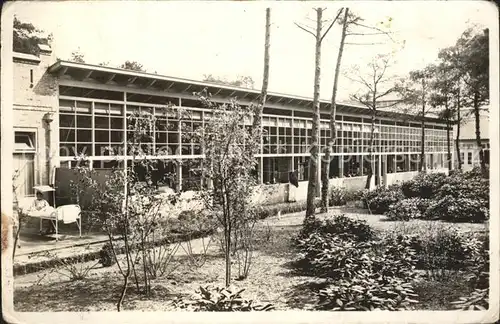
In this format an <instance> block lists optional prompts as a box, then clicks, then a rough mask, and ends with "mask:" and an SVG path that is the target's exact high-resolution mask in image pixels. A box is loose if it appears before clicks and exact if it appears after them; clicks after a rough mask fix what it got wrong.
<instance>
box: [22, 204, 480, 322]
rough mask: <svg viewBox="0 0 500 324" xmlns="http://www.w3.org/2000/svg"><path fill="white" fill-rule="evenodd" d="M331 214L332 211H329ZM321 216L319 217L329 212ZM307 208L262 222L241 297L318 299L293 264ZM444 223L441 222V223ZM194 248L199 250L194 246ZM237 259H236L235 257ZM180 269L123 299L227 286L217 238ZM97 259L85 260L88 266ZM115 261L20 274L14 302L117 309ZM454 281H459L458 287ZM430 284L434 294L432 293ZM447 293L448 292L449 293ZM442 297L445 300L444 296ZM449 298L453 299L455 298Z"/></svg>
mask: <svg viewBox="0 0 500 324" xmlns="http://www.w3.org/2000/svg"><path fill="white" fill-rule="evenodd" d="M339 213H345V214H346V215H348V216H349V217H353V218H357V219H364V220H367V221H368V223H369V224H370V225H372V226H373V227H374V228H375V229H377V230H380V231H388V230H402V229H403V228H404V229H405V230H408V231H409V232H411V231H414V229H415V228H421V230H425V226H436V224H437V223H438V222H435V221H434V222H430V221H411V222H406V223H402V222H388V221H384V220H383V217H381V216H378V215H369V214H366V213H364V212H363V211H361V210H351V209H348V210H346V209H342V208H335V209H332V211H331V212H330V214H332V215H333V214H339ZM330 214H329V215H330ZM327 216H328V215H321V216H319V217H327ZM303 219H304V212H300V213H294V214H289V215H283V216H281V217H272V218H269V219H266V220H264V221H262V222H261V223H260V224H259V226H258V228H257V230H256V231H257V235H256V238H257V242H256V244H255V246H256V251H255V252H254V258H253V261H252V262H253V263H252V268H251V271H250V276H249V277H248V278H247V279H245V280H242V281H238V280H236V278H237V277H238V263H237V262H233V264H232V274H233V276H232V277H233V285H234V286H236V287H238V288H246V291H245V292H243V297H244V298H247V299H255V300H257V301H259V302H269V303H272V304H273V305H275V308H276V309H277V310H286V309H308V308H310V306H311V305H312V304H314V294H313V293H312V292H313V291H314V290H317V289H318V287H320V286H321V285H322V284H323V281H322V280H321V279H317V278H314V277H308V276H303V275H299V274H297V273H296V272H295V271H294V268H293V267H292V266H291V263H292V261H293V260H294V259H295V258H296V251H295V250H294V248H293V246H292V245H291V238H292V237H293V236H295V235H296V233H297V232H298V231H299V230H300V227H301V223H302V221H303ZM439 226H441V225H439ZM446 226H454V227H457V228H458V229H460V230H473V231H482V230H484V229H485V228H486V229H487V225H484V224H447V225H446ZM195 251H196V250H195ZM234 261H235V260H234ZM175 262H176V263H177V264H178V268H177V269H176V270H175V271H174V272H173V273H172V274H170V275H169V276H167V277H165V278H161V279H155V280H153V282H152V287H153V289H152V296H149V297H148V298H146V296H144V295H141V294H138V293H137V292H136V291H135V286H134V281H133V277H132V278H131V280H130V286H129V287H130V288H129V289H128V292H127V296H126V297H125V300H124V303H123V309H124V310H147V311H155V310H174V305H172V300H174V299H175V298H177V297H185V296H189V295H190V294H192V293H193V292H194V290H195V289H197V288H198V287H199V286H200V285H202V286H205V285H214V286H219V287H221V286H223V285H224V257H223V254H222V253H221V251H220V248H219V242H218V241H216V240H213V241H212V244H211V245H210V248H209V249H208V252H207V258H206V263H205V264H204V265H203V266H202V267H195V266H192V265H191V264H190V262H189V258H188V257H187V255H186V254H185V253H178V255H176V257H175ZM93 264H95V262H88V263H84V264H82V266H83V267H90V266H92V265H93ZM117 271H118V269H117V266H116V265H115V266H112V267H108V268H102V267H101V266H100V265H99V266H98V267H97V268H95V269H93V270H91V271H90V272H89V276H88V278H87V279H84V280H80V281H70V280H69V279H68V278H67V277H65V276H64V275H61V272H62V270H60V271H59V272H56V271H54V270H45V271H42V272H38V273H32V274H28V275H23V276H19V277H16V278H15V280H14V286H15V292H14V303H15V309H16V311H30V312H33V311H37V312H39V311H114V310H116V301H117V299H118V296H119V293H120V289H121V285H122V277H121V276H120V274H118V273H117ZM457 278H458V277H457ZM455 285H458V286H459V287H458V286H457V287H455ZM462 286H463V285H461V284H460V282H459V280H453V279H452V280H450V281H448V282H443V284H442V286H439V285H437V284H436V283H435V282H431V283H427V285H426V283H425V282H421V284H420V285H419V289H420V291H419V292H420V294H421V295H422V297H423V298H424V300H422V302H423V303H422V307H425V308H426V309H443V308H444V307H446V305H447V302H448V300H447V299H451V300H455V299H456V298H454V297H455V296H454V295H453V296H448V297H443V293H442V292H446V291H449V292H450V293H457V294H460V295H463V294H462V291H463V289H462V288H460V287H462ZM429 289H431V290H432V291H434V293H428V290H429ZM448 295H449V294H448ZM443 298H444V299H443ZM451 300H450V301H451Z"/></svg>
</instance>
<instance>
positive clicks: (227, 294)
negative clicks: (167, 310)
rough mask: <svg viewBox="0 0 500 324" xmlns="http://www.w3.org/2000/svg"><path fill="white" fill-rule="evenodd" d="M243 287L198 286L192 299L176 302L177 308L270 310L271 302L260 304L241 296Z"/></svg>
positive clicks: (217, 310)
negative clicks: (233, 288) (232, 288)
mask: <svg viewBox="0 0 500 324" xmlns="http://www.w3.org/2000/svg"><path fill="white" fill-rule="evenodd" d="M244 290H245V289H241V290H237V291H236V290H231V289H228V288H210V287H200V288H199V289H198V290H197V291H196V292H195V295H194V297H195V298H194V300H193V301H188V302H181V303H179V304H177V307H179V308H187V309H189V310H192V311H195V312H249V311H271V310H274V306H273V305H271V304H266V305H260V304H257V303H254V301H253V300H246V299H243V298H242V297H241V293H242V292H243V291H244Z"/></svg>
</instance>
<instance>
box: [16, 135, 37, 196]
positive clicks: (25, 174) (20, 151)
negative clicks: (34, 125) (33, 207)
mask: <svg viewBox="0 0 500 324" xmlns="http://www.w3.org/2000/svg"><path fill="white" fill-rule="evenodd" d="M14 139H15V140H14V152H13V165H12V171H13V172H14V179H13V180H14V181H13V185H14V190H15V194H16V195H17V198H22V197H26V196H32V195H33V194H34V192H33V186H34V185H35V155H36V146H35V143H36V141H35V132H31V131H16V132H15V133H14Z"/></svg>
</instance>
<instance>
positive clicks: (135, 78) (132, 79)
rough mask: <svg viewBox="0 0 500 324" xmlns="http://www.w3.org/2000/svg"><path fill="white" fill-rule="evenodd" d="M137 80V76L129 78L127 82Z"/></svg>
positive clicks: (132, 82) (131, 82) (130, 82)
mask: <svg viewBox="0 0 500 324" xmlns="http://www.w3.org/2000/svg"><path fill="white" fill-rule="evenodd" d="M135 80H137V77H136V76H135V77H132V78H128V79H127V84H134V82H135Z"/></svg>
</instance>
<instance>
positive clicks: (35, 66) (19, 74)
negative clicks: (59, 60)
mask: <svg viewBox="0 0 500 324" xmlns="http://www.w3.org/2000/svg"><path fill="white" fill-rule="evenodd" d="M39 58H40V62H39V63H36V62H33V61H28V60H20V59H18V58H14V106H13V122H14V125H13V126H14V131H16V130H18V131H19V130H27V131H33V132H35V133H36V149H37V155H36V159H35V184H49V183H50V182H51V181H50V179H49V177H50V170H49V169H48V168H49V166H48V163H50V165H51V166H54V165H56V164H57V158H54V157H57V156H58V154H59V152H58V150H57V148H58V146H59V145H58V141H59V134H58V125H59V119H58V116H57V107H58V83H57V78H56V77H54V76H52V75H50V74H49V73H48V71H47V70H48V68H49V66H51V65H52V64H53V63H54V62H55V58H54V56H53V54H50V53H41V54H40V57H39ZM30 70H33V85H32V86H31V82H30V81H31V80H30ZM49 112H52V113H54V114H53V121H52V123H51V125H50V127H48V126H47V124H46V122H44V120H43V117H44V115H45V114H46V113H49ZM51 156H52V158H50V157H51ZM49 160H50V161H49Z"/></svg>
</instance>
